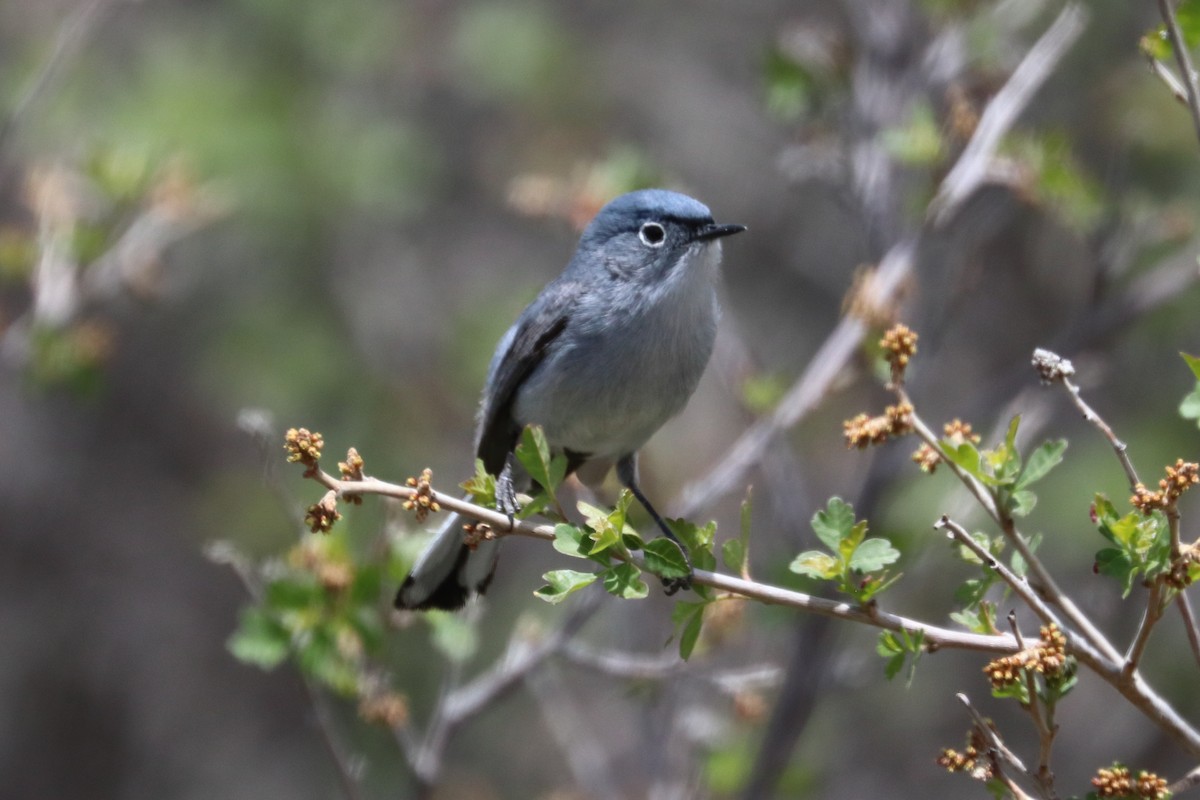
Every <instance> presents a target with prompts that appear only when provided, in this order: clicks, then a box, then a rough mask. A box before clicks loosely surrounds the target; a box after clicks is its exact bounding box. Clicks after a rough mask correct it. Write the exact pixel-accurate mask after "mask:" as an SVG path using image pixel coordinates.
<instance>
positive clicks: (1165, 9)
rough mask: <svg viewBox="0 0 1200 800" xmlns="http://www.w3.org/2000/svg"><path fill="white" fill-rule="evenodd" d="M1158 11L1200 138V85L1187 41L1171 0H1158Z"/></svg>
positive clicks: (1197, 134) (1193, 122) (1193, 124)
mask: <svg viewBox="0 0 1200 800" xmlns="http://www.w3.org/2000/svg"><path fill="white" fill-rule="evenodd" d="M1158 12H1159V13H1160V14H1161V15H1162V18H1163V22H1164V23H1166V26H1167V35H1169V36H1170V37H1171V49H1172V50H1174V51H1175V61H1176V62H1177V63H1178V64H1179V70H1180V72H1182V73H1183V85H1184V87H1185V88H1186V89H1187V104H1188V110H1189V111H1191V112H1192V126H1193V127H1194V128H1195V129H1196V136H1197V137H1198V138H1200V87H1198V86H1197V84H1196V70H1195V68H1194V67H1193V66H1192V57H1191V55H1190V54H1189V53H1188V49H1187V42H1185V41H1184V39H1183V31H1182V30H1181V29H1180V28H1179V20H1178V19H1177V18H1176V17H1175V8H1174V7H1173V6H1172V5H1171V0H1158Z"/></svg>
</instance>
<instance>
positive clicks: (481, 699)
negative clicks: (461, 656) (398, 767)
mask: <svg viewBox="0 0 1200 800" xmlns="http://www.w3.org/2000/svg"><path fill="white" fill-rule="evenodd" d="M397 488H403V487H397ZM460 513H461V512H460ZM501 516H503V515H501ZM599 607H600V605H599V602H598V598H597V597H595V596H591V597H587V596H585V597H583V598H581V602H580V604H579V605H578V606H576V608H575V609H573V610H572V612H571V613H570V614H568V615H567V616H566V618H565V619H564V620H563V622H562V624H561V625H560V626H559V627H558V628H556V629H555V630H554V631H553V632H552V633H550V634H549V635H547V636H545V637H544V638H542V639H540V640H536V641H534V640H530V639H528V638H526V637H523V636H515V637H513V639H512V640H511V641H510V642H509V646H508V650H507V652H506V653H505V655H504V657H503V658H501V659H500V661H498V662H497V663H496V664H495V665H494V666H493V667H492V668H491V669H489V670H488V671H487V672H485V673H483V674H482V675H480V676H479V677H478V678H476V679H475V680H473V681H471V682H470V683H468V684H465V685H463V686H461V687H459V688H457V689H454V690H452V691H451V692H449V693H448V694H447V695H446V696H445V697H444V698H443V699H442V702H441V703H440V704H439V707H438V711H437V713H436V714H435V715H434V719H433V721H432V722H431V723H430V727H429V730H428V731H426V734H425V737H424V738H423V740H422V741H421V743H420V745H418V746H417V747H416V748H412V746H411V745H412V742H411V740H406V739H404V738H401V739H400V740H399V741H400V744H401V747H402V748H404V749H405V751H406V755H408V758H409V762H410V764H411V766H412V768H413V771H414V772H415V773H416V776H417V780H418V781H420V782H421V783H422V784H423V785H424V786H432V785H433V784H434V783H435V782H436V781H437V778H438V776H439V775H440V774H441V771H442V756H443V754H444V753H445V751H446V745H447V744H448V743H449V741H450V736H451V735H452V734H453V733H454V731H455V730H456V729H457V728H458V727H459V726H460V725H462V724H463V723H464V722H465V721H467V720H468V719H470V718H471V717H473V716H475V715H476V714H478V713H479V712H480V711H481V710H482V709H484V708H486V707H487V706H489V705H491V704H492V703H494V702H495V701H496V700H497V699H498V698H500V697H501V696H503V695H505V694H507V693H508V692H510V691H512V690H513V689H514V688H516V686H517V685H518V684H519V683H520V682H521V681H522V680H524V679H525V678H526V677H527V676H528V675H529V674H530V673H531V672H532V671H533V670H535V669H537V668H538V667H539V666H541V665H542V664H543V663H545V661H546V660H547V659H548V658H550V657H551V656H553V655H554V654H555V653H557V652H559V651H560V650H561V649H562V647H563V645H564V644H566V642H568V641H570V639H571V638H572V637H574V636H575V634H577V633H578V632H579V630H580V628H582V627H583V625H584V624H585V623H586V622H587V621H588V620H589V619H591V617H592V615H593V614H595V613H596V611H597V610H598V609H599Z"/></svg>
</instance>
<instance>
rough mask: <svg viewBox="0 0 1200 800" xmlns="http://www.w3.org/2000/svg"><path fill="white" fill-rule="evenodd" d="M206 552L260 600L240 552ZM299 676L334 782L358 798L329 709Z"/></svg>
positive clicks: (317, 691) (257, 585) (310, 682)
mask: <svg viewBox="0 0 1200 800" xmlns="http://www.w3.org/2000/svg"><path fill="white" fill-rule="evenodd" d="M208 556H209V558H210V559H212V560H213V561H216V562H218V563H221V564H226V565H228V566H229V567H230V568H231V569H232V570H233V574H234V575H236V576H237V577H238V580H240V581H241V583H242V587H243V588H245V590H246V593H247V594H248V595H250V597H252V598H253V599H254V601H255V602H262V598H263V587H262V583H261V581H259V579H258V575H257V574H256V573H255V571H254V569H253V567H252V566H251V565H250V562H249V561H248V560H247V559H246V558H245V557H244V556H243V555H242V554H241V553H238V552H237V551H235V550H233V549H232V548H231V547H229V546H228V545H222V544H215V545H211V546H210V547H209V549H208ZM300 679H301V682H302V683H303V684H304V692H305V694H306V695H308V702H309V705H311V706H312V709H313V715H314V717H315V718H316V721H317V725H316V727H317V732H318V733H319V734H320V738H321V745H322V746H323V747H324V748H325V752H326V753H328V754H329V760H330V761H332V762H333V766H334V772H335V773H336V774H337V778H338V783H339V784H340V785H341V787H342V794H344V795H345V796H346V798H348V800H358V798H359V797H360V796H361V794H360V793H359V786H358V779H357V778H356V777H355V770H354V769H353V767H352V766H351V764H350V759H349V758H348V757H347V756H346V755H345V754H343V753H342V751H341V749H340V748H339V747H338V744H337V742H336V741H335V739H334V735H333V720H332V718H331V717H330V714H329V709H328V708H327V707H326V702H325V699H324V696H323V694H322V692H321V689H320V687H318V686H317V685H316V684H315V683H314V682H313V680H312V679H311V678H309V677H308V676H307V675H305V674H304V672H303V671H301V672H300Z"/></svg>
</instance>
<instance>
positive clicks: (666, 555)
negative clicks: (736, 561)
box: [644, 536, 728, 578]
mask: <svg viewBox="0 0 1200 800" xmlns="http://www.w3.org/2000/svg"><path fill="white" fill-rule="evenodd" d="M726 544H728V542H727V543H726ZM644 552H645V559H646V569H648V570H649V571H650V572H653V573H654V574H655V575H657V576H659V577H660V578H686V577H687V576H688V575H689V574H691V573H690V572H689V571H688V567H687V562H686V561H685V560H684V558H683V551H682V550H680V549H679V545H677V544H675V543H674V542H672V541H671V540H670V539H668V538H667V537H665V536H663V537H660V538H658V539H655V540H653V541H651V542H647V543H646V547H645V550H644Z"/></svg>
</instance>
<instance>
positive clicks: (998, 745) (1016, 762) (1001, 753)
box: [955, 692, 1033, 800]
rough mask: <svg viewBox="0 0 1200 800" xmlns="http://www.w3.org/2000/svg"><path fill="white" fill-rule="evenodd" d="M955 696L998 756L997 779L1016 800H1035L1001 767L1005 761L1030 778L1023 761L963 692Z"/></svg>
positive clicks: (995, 762)
mask: <svg viewBox="0 0 1200 800" xmlns="http://www.w3.org/2000/svg"><path fill="white" fill-rule="evenodd" d="M955 696H956V697H957V698H958V700H959V702H961V703H962V704H963V705H964V706H966V708H967V713H969V714H970V715H971V719H973V720H974V721H975V727H976V728H977V729H978V730H979V732H980V733H981V734H982V735H983V737H984V738H985V739H987V741H988V746H989V747H990V748H991V749H992V751H993V752H994V753H995V754H996V756H998V757H997V758H994V759H992V763H993V764H995V766H996V770H997V772H998V774H997V775H996V777H997V778H999V779H1000V780H1001V781H1002V782H1003V783H1004V785H1005V786H1006V787H1007V788H1008V790H1009V791H1010V792H1012V795H1013V797H1015V798H1016V800H1033V798H1032V797H1030V796H1029V794H1028V793H1027V792H1026V791H1025V790H1023V789H1022V788H1021V787H1020V786H1018V785H1017V783H1016V782H1015V781H1014V780H1013V779H1012V778H1010V777H1009V776H1008V775H1007V774H1005V771H1004V769H1003V767H1002V766H1001V760H1003V761H1004V762H1007V763H1008V764H1009V765H1011V766H1012V767H1013V769H1015V770H1016V771H1017V772H1019V773H1020V774H1021V775H1023V776H1025V777H1026V778H1029V770H1028V769H1026V768H1025V765H1024V764H1023V763H1022V762H1021V759H1020V758H1019V757H1018V756H1017V754H1016V753H1014V752H1013V751H1012V750H1009V749H1008V746H1007V745H1006V744H1004V741H1003V740H1002V739H1001V738H1000V734H999V733H997V732H996V729H995V728H994V727H993V726H992V724H991V723H990V722H988V720H986V719H984V717H983V715H982V714H980V713H979V711H978V710H977V709H976V708H975V706H974V705H972V704H971V700H970V698H969V697H967V696H966V695H965V694H963V693H962V692H959V693H958V694H957V695H955Z"/></svg>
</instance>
